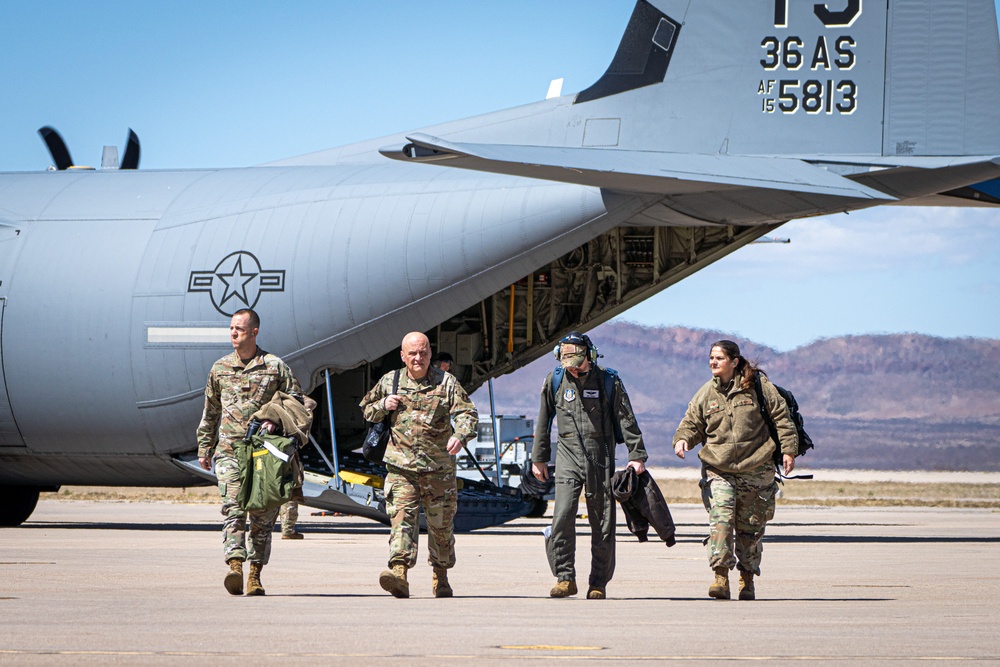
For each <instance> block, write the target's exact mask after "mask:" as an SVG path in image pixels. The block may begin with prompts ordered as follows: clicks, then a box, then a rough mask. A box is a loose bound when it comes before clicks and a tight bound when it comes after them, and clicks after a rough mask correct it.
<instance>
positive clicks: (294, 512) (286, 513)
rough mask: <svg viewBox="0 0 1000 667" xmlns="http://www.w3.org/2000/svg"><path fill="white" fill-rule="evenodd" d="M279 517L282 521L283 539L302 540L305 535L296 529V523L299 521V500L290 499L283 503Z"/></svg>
mask: <svg viewBox="0 0 1000 667" xmlns="http://www.w3.org/2000/svg"><path fill="white" fill-rule="evenodd" d="M278 517H279V519H280V521H281V539H283V540H301V539H303V538H304V537H305V535H303V534H302V533H300V532H299V531H298V530H296V529H295V525H296V524H297V523H298V522H299V504H298V502H296V501H294V500H289V501H288V502H287V503H285V504H284V505H282V506H281V509H280V510H279V511H278Z"/></svg>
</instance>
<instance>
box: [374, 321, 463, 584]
mask: <svg viewBox="0 0 1000 667" xmlns="http://www.w3.org/2000/svg"><path fill="white" fill-rule="evenodd" d="M400 356H401V357H402V359H403V363H404V364H406V370H405V372H403V371H398V372H399V386H398V387H397V390H396V393H393V391H392V386H393V380H394V376H395V375H396V373H397V371H392V372H389V373H386V374H385V375H384V376H382V379H381V380H379V382H378V384H376V385H375V386H374V387H373V388H372V390H371V391H369V392H368V394H367V395H366V396H365V397H364V399H363V400H362V401H361V407H362V408H363V410H364V415H365V419H367V420H368V421H370V422H379V421H382V420H383V419H385V417H386V415H390V414H391V415H392V419H391V422H392V435H391V438H390V440H389V445H388V446H387V447H386V450H385V467H386V470H387V471H388V474H387V475H386V478H385V504H386V511H387V512H388V514H389V519H390V520H391V522H392V530H391V531H390V533H389V569H387V570H384V571H383V572H382V573H381V574H380V575H379V585H380V586H381V587H382V588H383V589H384V590H386V591H388V592H389V593H391V594H392V595H393V596H395V597H397V598H405V597H409V596H410V585H409V583H408V582H407V580H406V571H407V570H408V569H411V568H412V567H413V566H414V565H416V564H417V536H418V535H419V534H420V523H419V519H420V506H421V505H423V509H424V518H425V520H426V522H427V543H428V548H427V551H428V555H427V560H428V562H429V563H430V565H431V567H432V568H434V578H433V592H434V596H435V597H439V598H444V597H451V596H452V588H451V585H450V584H449V583H448V569H449V568H451V567H454V565H455V536H454V520H455V511H456V510H457V508H458V486H457V483H456V479H455V461H454V459H453V458H452V456H453V455H455V454H457V453H458V452H460V451H461V450H462V447H464V446H465V444H466V443H467V442H469V440H471V439H472V438H473V437H474V436H475V433H476V425H477V424H478V423H479V415H478V413H477V412H476V406H475V405H473V404H472V401H470V400H469V395H468V394H466V393H465V390H464V389H462V386H461V385H460V384H459V383H458V380H456V379H455V376H453V375H451V374H450V373H446V372H444V371H442V370H439V369H437V368H431V367H430V361H431V344H430V341H429V340H428V339H427V336H425V335H424V334H422V333H419V332H413V333H409V334H407V335H406V337H405V338H403V343H402V349H401V352H400ZM453 420H454V430H453V429H452V421H453Z"/></svg>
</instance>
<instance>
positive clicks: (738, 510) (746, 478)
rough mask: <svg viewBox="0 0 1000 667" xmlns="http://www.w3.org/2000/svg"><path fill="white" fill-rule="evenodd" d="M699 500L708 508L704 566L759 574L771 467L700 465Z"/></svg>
mask: <svg viewBox="0 0 1000 667" xmlns="http://www.w3.org/2000/svg"><path fill="white" fill-rule="evenodd" d="M702 474H703V479H702V490H701V493H702V500H703V501H704V502H705V508H706V509H707V510H708V523H709V529H710V532H709V536H708V566H709V567H710V568H712V569H713V570H714V569H715V568H717V567H725V568H727V569H730V570H731V569H733V567H734V566H736V565H738V566H739V568H740V569H741V570H745V571H747V572H753V573H754V574H756V575H759V574H760V559H761V553H762V552H763V550H764V545H763V544H762V543H761V542H762V540H763V538H764V528H765V527H766V526H767V522H768V521H770V520H771V519H773V518H774V507H775V493H776V492H777V490H778V483H777V482H776V481H774V467H773V466H772V465H771V464H770V463H768V464H765V465H763V466H761V467H760V468H757V469H755V470H751V471H750V472H746V473H724V472H719V471H717V470H714V469H712V468H709V467H707V466H706V467H703V468H702Z"/></svg>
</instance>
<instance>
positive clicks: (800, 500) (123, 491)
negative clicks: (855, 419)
mask: <svg viewBox="0 0 1000 667" xmlns="http://www.w3.org/2000/svg"><path fill="white" fill-rule="evenodd" d="M660 489H661V490H662V491H663V496H664V497H665V498H666V500H667V502H668V503H700V502H701V495H700V492H699V490H698V483H697V481H694V480H690V481H689V480H669V481H666V482H660ZM42 497H43V498H53V499H56V500H107V501H117V502H168V503H188V504H203V503H205V504H215V503H218V502H219V492H218V490H217V489H216V487H214V486H199V487H192V488H187V489H171V488H143V487H106V486H64V487H62V489H60V490H59V492H58V493H44V494H42ZM778 503H779V504H782V505H840V506H852V507H962V508H976V507H980V508H989V509H1000V484H956V483H909V482H837V481H822V480H791V481H788V482H785V483H784V485H782V487H781V497H780V499H779V500H778Z"/></svg>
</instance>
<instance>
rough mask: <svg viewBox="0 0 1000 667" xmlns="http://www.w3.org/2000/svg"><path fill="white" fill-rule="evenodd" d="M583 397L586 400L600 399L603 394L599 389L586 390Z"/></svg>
mask: <svg viewBox="0 0 1000 667" xmlns="http://www.w3.org/2000/svg"><path fill="white" fill-rule="evenodd" d="M583 397H584V398H600V397H601V392H600V390H598V389H584V390H583Z"/></svg>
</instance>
